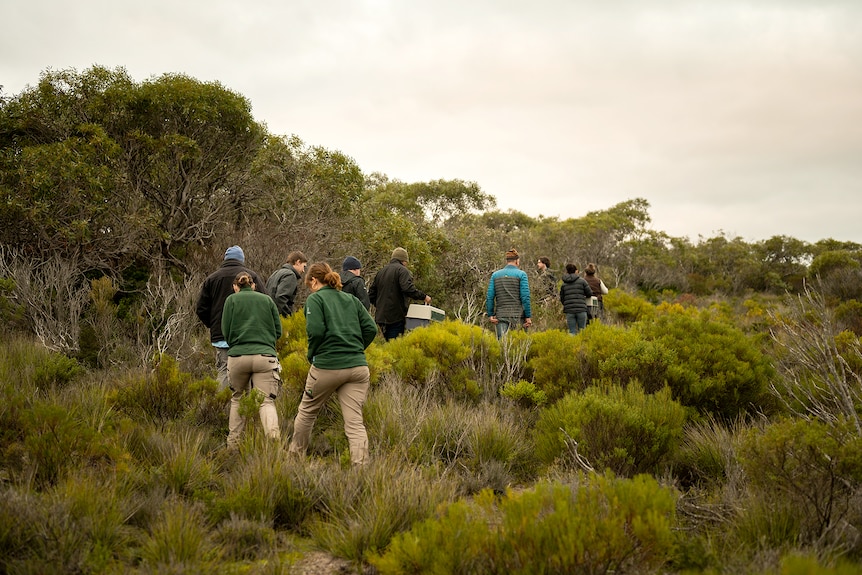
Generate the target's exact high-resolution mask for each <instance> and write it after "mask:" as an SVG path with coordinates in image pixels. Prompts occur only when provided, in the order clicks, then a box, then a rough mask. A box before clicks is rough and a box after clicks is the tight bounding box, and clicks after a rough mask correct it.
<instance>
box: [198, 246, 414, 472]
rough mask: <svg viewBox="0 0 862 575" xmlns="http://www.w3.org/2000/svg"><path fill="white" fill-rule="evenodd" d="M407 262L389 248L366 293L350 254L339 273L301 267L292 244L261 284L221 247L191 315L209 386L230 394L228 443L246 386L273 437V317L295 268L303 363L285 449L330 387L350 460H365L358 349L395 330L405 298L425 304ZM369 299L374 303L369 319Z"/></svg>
mask: <svg viewBox="0 0 862 575" xmlns="http://www.w3.org/2000/svg"><path fill="white" fill-rule="evenodd" d="M408 260H409V256H408V254H407V250H405V249H404V248H396V249H395V250H394V251H393V252H392V259H391V260H390V262H389V263H388V264H387V265H386V266H384V268H383V269H381V270H380V272H379V273H378V274H377V275H376V276H375V278H374V281H373V283H372V284H371V289H370V290H368V291H366V289H365V282H364V280H363V279H362V278H361V275H360V274H361V271H362V264H361V263H360V261H359V260H358V259H357V258H355V257H353V256H347V257H346V258H344V261H343V262H342V271H341V274H339V273H337V272H335V271H333V270H332V268H331V267H330V266H329V264H327V263H326V262H317V263H313V264H311V266H308V258H306V257H305V255H304V254H303V253H302V252H300V251H294V252H291V253H290V254H289V255H288V258H287V262H286V263H285V264H284V265H283V266H281V267H280V268H279V269H278V270H276V271H275V272H274V273H273V274H272V275H271V276H270V277H269V279H268V280H267V282H266V283H265V284H264V283H263V282H262V281H261V280H260V277H259V276H258V275H257V273H255V272H254V271H252V270H251V269H248V268H247V267H246V266H245V254H244V252H243V250H242V248H240V247H239V246H231V247H229V248H228V249H227V250H226V251H225V254H224V261H223V262H222V264H221V266H220V267H219V268H218V269H217V270H216V271H215V272H213V273H212V274H210V275H209V276H208V277H207V278H206V279H205V280H204V282H203V285H202V286H201V292H200V295H199V297H198V302H197V309H196V312H197V315H198V318H199V319H200V320H201V322H202V323H203V324H204V325H205V326H206V327H208V328H209V330H210V340H211V343H212V346H213V348H214V349H215V355H216V369H217V372H218V382H219V389H220V390H221V389H225V388H228V387H229V388H230V389H231V391H232V395H231V400H230V415H229V431H228V437H227V446H228V448H231V449H234V448H237V447H238V446H239V443H240V437H241V434H242V432H243V429H244V427H245V419H244V418H243V417H242V416H241V415H240V412H239V405H240V400H241V399H242V397H243V395H245V394H246V393H247V391H248V390H249V389H250V388H254V389H256V390H258V391H259V392H260V393H261V395H262V396H263V400H262V403H261V406H260V419H261V423H262V425H263V430H264V433H265V434H266V436H267V437H270V438H272V439H276V440H278V439H280V437H281V434H280V428H279V423H278V414H277V412H276V409H275V400H276V398H277V397H278V394H279V392H280V390H281V384H282V382H281V365H280V363H279V361H278V354H277V350H276V343H277V341H278V339H279V338H280V337H281V335H282V327H281V318H282V317H287V316H289V315H290V314H292V313H293V311H294V304H295V301H296V295H297V292H298V290H299V285H300V282H301V281H303V274H304V276H305V277H304V282H305V285H306V286H307V287H308V289H309V290H310V292H311V294H310V295H309V296H308V298H306V300H305V304H304V306H303V313H304V315H305V320H306V335H307V337H308V356H307V357H308V361H309V363H310V364H311V367H310V369H309V371H308V376H307V378H306V382H305V389H304V391H303V394H302V399H301V401H300V404H299V409H298V413H297V415H296V418H295V419H294V425H293V436H292V438H291V441H290V445H289V448H288V450H289V451H290V452H291V453H295V454H299V455H302V454H304V453H305V452H306V450H307V448H308V443H309V439H310V436H311V430H312V428H313V426H314V422H315V420H316V418H317V414H318V412H319V411H320V409H321V408H322V407H323V406H324V405H325V404H326V401H327V400H328V399H329V397H330V396H331V395H332V394H333V393H334V394H336V396H337V397H338V400H339V403H340V404H341V412H342V415H343V418H344V430H345V433H346V435H347V439H348V443H349V447H350V459H351V462H352V463H353V464H355V465H362V464H364V463H366V461H367V458H368V436H367V434H366V431H365V424H364V422H363V419H362V406H363V404H364V403H365V398H366V396H367V394H368V388H369V386H370V373H369V370H368V362H367V360H366V357H365V349H366V348H367V347H368V346H369V345H371V342H372V341H373V340H374V338H375V337H376V336H377V333H378V329H379V330H380V331H381V332H382V333H383V336H384V337H385V338H386V339H387V340H389V339H392V338H393V337H397V336H398V335H400V334H402V333H404V329H405V318H406V314H407V301H408V299H416V300H422V301H424V302H425V303H430V302H431V296H429V295H427V294H426V293H424V292H422V291H420V290H418V289H417V288H416V287H415V286H414V285H413V276H412V274H411V273H410V271H409V270H408V269H407V267H406V264H407V262H408ZM306 268H308V269H307V271H306ZM371 305H375V317H373V318H372V316H371V314H370V313H369V310H370V308H371Z"/></svg>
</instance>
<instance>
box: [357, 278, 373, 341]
mask: <svg viewBox="0 0 862 575" xmlns="http://www.w3.org/2000/svg"><path fill="white" fill-rule="evenodd" d="M356 297H357V298H359V301H360V302H362V306H363V307H364V308H365V311H368V310H369V309H371V300H370V299H369V298H368V291H366V289H365V282H364V281H359V282H356ZM375 329H376V327H375Z"/></svg>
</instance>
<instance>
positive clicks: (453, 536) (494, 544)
mask: <svg viewBox="0 0 862 575" xmlns="http://www.w3.org/2000/svg"><path fill="white" fill-rule="evenodd" d="M673 517H674V494H673V493H672V492H671V491H670V490H668V489H665V488H662V487H660V486H659V485H658V484H657V483H656V481H655V480H654V479H651V478H648V477H646V476H638V477H636V478H634V479H631V480H625V479H615V478H613V477H612V476H602V475H596V476H591V477H590V478H584V479H583V480H582V482H581V483H580V484H579V485H577V486H574V487H572V486H568V485H563V484H558V483H539V484H537V485H536V486H535V488H534V489H532V490H528V491H524V492H521V493H509V495H508V496H507V497H504V498H503V499H502V500H498V499H497V498H496V497H494V496H493V495H492V493H491V492H488V491H486V492H483V493H482V494H480V496H479V497H477V498H476V499H475V500H474V501H460V502H456V503H453V504H451V505H449V506H448V507H447V508H446V509H445V510H444V511H443V512H442V514H441V516H440V517H438V518H434V519H429V520H426V521H423V522H422V523H419V524H418V525H415V526H414V527H413V528H412V529H411V530H410V531H408V532H407V533H403V534H401V535H398V536H396V537H394V538H393V540H392V542H391V544H390V545H389V548H388V549H387V550H386V552H385V553H382V554H377V553H375V554H372V555H371V556H370V558H369V561H370V563H371V564H372V565H373V566H374V567H376V568H377V569H378V570H379V572H380V573H382V574H384V575H385V574H388V573H417V574H419V573H452V574H465V575H466V574H470V573H488V574H528V573H530V574H532V573H608V572H619V573H624V572H638V573H650V572H658V570H659V568H660V567H661V566H662V565H663V564H664V563H665V562H666V561H667V560H668V558H669V556H670V552H671V550H672V546H673V534H672V531H671V526H672V524H673Z"/></svg>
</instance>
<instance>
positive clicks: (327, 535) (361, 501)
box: [311, 458, 456, 566]
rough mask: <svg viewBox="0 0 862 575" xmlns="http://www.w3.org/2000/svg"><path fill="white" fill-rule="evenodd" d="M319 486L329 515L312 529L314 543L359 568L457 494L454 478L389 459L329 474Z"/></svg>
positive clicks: (323, 514) (322, 518) (324, 508)
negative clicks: (375, 552)
mask: <svg viewBox="0 0 862 575" xmlns="http://www.w3.org/2000/svg"><path fill="white" fill-rule="evenodd" d="M319 485H320V489H321V491H322V493H323V501H324V505H323V506H322V509H323V510H324V511H323V513H322V514H321V515H320V516H319V519H318V520H316V521H314V522H313V524H312V526H311V538H312V540H313V541H314V543H315V544H316V545H317V546H319V547H321V548H323V549H326V550H327V551H329V552H330V553H332V554H333V555H336V556H338V557H342V558H344V559H347V560H349V561H351V562H353V563H354V564H355V565H356V566H359V565H360V564H361V562H362V561H363V560H364V559H365V557H366V556H367V554H368V553H371V552H374V551H377V550H379V549H384V548H386V547H387V546H388V545H389V542H390V541H391V539H392V537H393V536H395V535H396V534H397V533H400V532H402V531H405V530H407V529H409V528H410V527H411V526H412V525H414V524H415V523H417V522H419V521H422V520H425V519H427V518H428V517H430V516H431V515H432V514H433V513H434V511H435V510H436V509H437V508H438V506H440V505H441V504H443V503H445V502H448V501H451V500H452V499H453V498H454V497H455V491H456V483H455V481H453V479H452V478H448V477H446V476H443V475H440V474H437V473H435V472H434V471H433V470H423V469H416V468H411V467H410V466H406V465H404V464H403V463H402V462H400V461H398V460H393V459H389V458H378V459H375V460H373V461H372V462H371V463H370V464H368V465H365V466H363V467H362V468H358V469H354V470H352V472H351V473H344V472H340V470H338V469H335V470H334V472H331V473H323V474H321V477H320V479H319Z"/></svg>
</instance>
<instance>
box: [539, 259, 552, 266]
mask: <svg viewBox="0 0 862 575" xmlns="http://www.w3.org/2000/svg"><path fill="white" fill-rule="evenodd" d="M539 261H540V262H542V263H543V264H545V267H546V268H549V267H551V260H550V259H548V256H542V257H540V258H539Z"/></svg>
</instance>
